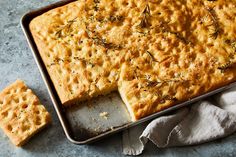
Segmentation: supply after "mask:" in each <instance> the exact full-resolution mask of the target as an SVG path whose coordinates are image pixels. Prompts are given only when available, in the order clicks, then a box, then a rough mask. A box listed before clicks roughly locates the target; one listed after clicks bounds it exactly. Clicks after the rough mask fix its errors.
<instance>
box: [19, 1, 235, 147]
mask: <svg viewBox="0 0 236 157" xmlns="http://www.w3.org/2000/svg"><path fill="white" fill-rule="evenodd" d="M72 1H74V0H64V1H60V2H58V3H55V4H52V5H49V6H46V7H44V8H41V9H38V10H34V11H31V12H29V13H26V14H25V15H24V16H23V17H22V19H21V26H22V29H23V31H24V34H25V36H26V38H27V41H28V44H29V46H30V48H31V50H32V53H33V56H34V59H35V61H36V63H37V65H38V68H39V70H40V73H41V75H42V78H43V80H44V82H45V84H46V87H47V90H48V92H49V95H50V98H51V100H52V102H53V105H54V108H55V110H56V112H57V115H58V118H59V120H60V122H61V125H62V127H63V129H64V132H65V134H66V136H67V138H68V139H69V140H70V141H71V142H72V143H74V144H88V143H91V142H94V141H96V140H99V139H101V138H103V137H106V136H108V135H111V134H114V133H117V132H119V131H121V130H124V129H127V128H129V127H132V126H135V125H138V124H140V123H143V122H145V121H148V120H151V119H153V118H156V117H159V116H161V115H163V114H166V113H168V112H171V111H173V110H175V109H178V108H181V107H184V106H186V105H188V104H191V103H193V102H196V101H198V100H200V99H203V98H206V97H208V96H211V95H213V94H215V93H218V92H221V91H223V90H225V89H228V88H230V87H232V86H235V85H236V83H235V82H234V83H231V84H229V85H227V86H224V87H221V88H218V89H216V90H214V91H211V92H209V93H206V94H203V95H201V96H198V97H196V98H193V99H190V100H188V101H186V102H183V103H180V104H177V105H175V106H173V107H170V108H168V109H165V110H163V111H161V112H158V113H155V114H152V115H150V116H148V117H145V118H142V119H141V120H138V121H136V122H132V121H131V118H130V116H129V114H128V111H127V109H126V107H125V105H124V103H123V102H122V100H121V98H120V96H119V94H118V93H117V92H113V93H111V94H108V95H106V96H100V97H97V98H94V99H93V100H91V101H86V102H82V103H80V104H79V105H74V107H71V108H63V106H62V104H61V102H60V99H59V97H58V95H57V92H56V90H55V88H54V85H53V83H52V81H51V79H50V77H49V74H48V72H47V70H46V67H45V65H44V63H43V61H42V59H41V57H40V55H39V52H38V50H37V47H36V45H35V42H34V40H33V38H32V35H31V33H30V30H29V23H30V21H31V20H32V19H33V18H35V17H36V16H38V15H40V14H42V13H45V12H47V11H48V10H51V9H53V8H56V7H59V6H63V5H65V4H67V3H70V2H72Z"/></svg>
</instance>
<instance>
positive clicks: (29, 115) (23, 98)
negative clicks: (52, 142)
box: [0, 80, 51, 146]
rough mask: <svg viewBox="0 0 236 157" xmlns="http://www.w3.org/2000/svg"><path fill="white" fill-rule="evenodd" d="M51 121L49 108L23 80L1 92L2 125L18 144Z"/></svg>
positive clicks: (0, 119) (0, 115)
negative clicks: (47, 108)
mask: <svg viewBox="0 0 236 157" xmlns="http://www.w3.org/2000/svg"><path fill="white" fill-rule="evenodd" d="M50 121H51V118H50V115H49V113H48V112H47V110H46V109H45V108H44V106H43V105H42V104H41V103H40V102H39V100H38V98H37V97H36V96H35V95H34V93H33V92H32V90H30V89H28V88H27V86H26V85H25V84H24V82H23V81H21V80H17V81H16V82H14V83H13V84H11V85H9V86H8V87H6V88H5V89H4V90H3V91H2V92H0V127H1V128H2V129H3V131H4V132H5V133H6V135H7V136H8V137H9V138H10V140H11V141H12V143H13V144H15V145H16V146H22V145H23V144H25V143H26V142H27V140H28V139H29V138H30V137H32V136H33V135H34V134H35V133H37V132H38V131H39V130H41V129H42V128H44V127H45V126H46V125H47V124H49V122H50Z"/></svg>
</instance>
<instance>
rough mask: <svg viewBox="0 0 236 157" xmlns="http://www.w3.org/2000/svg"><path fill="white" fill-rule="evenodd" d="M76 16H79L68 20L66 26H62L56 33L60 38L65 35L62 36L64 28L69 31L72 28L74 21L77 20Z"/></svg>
mask: <svg viewBox="0 0 236 157" xmlns="http://www.w3.org/2000/svg"><path fill="white" fill-rule="evenodd" d="M76 18H77V17H75V18H74V19H72V20H69V21H67V24H65V25H64V26H62V27H61V28H60V29H59V30H58V31H57V32H56V33H55V35H56V36H57V37H58V38H61V37H63V36H62V31H63V30H65V31H69V30H70V28H71V26H72V24H73V23H74V22H76ZM67 33H68V32H67Z"/></svg>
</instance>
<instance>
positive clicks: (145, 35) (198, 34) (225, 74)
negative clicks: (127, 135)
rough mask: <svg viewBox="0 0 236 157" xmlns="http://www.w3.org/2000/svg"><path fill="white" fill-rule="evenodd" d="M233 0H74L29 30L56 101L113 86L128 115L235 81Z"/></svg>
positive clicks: (138, 115) (149, 111)
mask: <svg viewBox="0 0 236 157" xmlns="http://www.w3.org/2000/svg"><path fill="white" fill-rule="evenodd" d="M235 23H236V1H235V0H216V1H205V0H204V1H203V0H184V1H183V0H176V1H172V0H159V1H151V0H150V1H147V0H138V1H133V0H96V1H94V0H86V1H84V0H80V1H75V2H72V3H69V4H67V5H65V6H62V7H59V8H56V9H53V10H50V11H48V12H46V13H44V14H42V15H40V16H38V17H36V18H35V19H33V20H32V21H31V23H30V30H31V32H32V35H33V38H34V40H35V42H36V45H37V48H38V50H39V53H40V55H41V57H42V59H43V61H44V63H45V65H46V67H47V71H48V73H49V75H50V77H51V79H52V81H53V83H54V86H55V88H56V91H57V94H58V95H59V97H60V100H61V102H62V104H63V105H65V106H67V105H71V104H73V103H74V102H76V101H83V100H87V99H91V98H93V97H96V96H98V95H101V94H102V95H105V94H107V93H109V92H111V91H115V90H118V91H119V92H120V94H121V97H122V99H123V100H124V102H125V104H126V105H127V108H128V110H129V112H130V115H131V117H132V120H137V119H140V118H142V117H145V116H148V115H150V114H153V113H155V112H158V111H160V110H163V109H165V108H168V107H171V106H173V105H175V104H177V103H179V102H182V101H185V100H188V99H191V98H193V97H196V96H198V95H201V94H204V93H206V92H209V91H211V90H213V89H216V88H218V87H221V86H223V85H227V84H229V83H230V82H233V81H235V80H236V76H235V75H236V68H235V63H236V57H235V53H236V36H235V34H236V25H235Z"/></svg>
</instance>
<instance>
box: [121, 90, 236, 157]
mask: <svg viewBox="0 0 236 157" xmlns="http://www.w3.org/2000/svg"><path fill="white" fill-rule="evenodd" d="M235 131H236V88H233V89H230V90H228V91H225V92H223V93H220V94H217V95H215V96H213V97H212V98H211V99H209V100H205V101H200V102H197V103H195V104H192V105H190V106H189V107H185V108H181V109H179V110H177V111H176V112H175V113H173V114H171V115H167V116H162V117H159V118H157V119H155V120H153V121H152V122H151V123H149V124H144V125H139V126H136V127H133V128H130V129H128V130H126V131H124V132H123V153H124V154H125V155H139V154H141V153H142V151H143V150H144V148H145V144H146V143H147V141H148V140H150V141H152V142H153V143H154V144H155V145H156V146H157V147H159V148H165V147H172V146H184V145H194V144H200V143H204V142H208V141H212V140H215V139H218V138H222V137H225V136H227V135H230V134H232V133H233V132H235Z"/></svg>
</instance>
